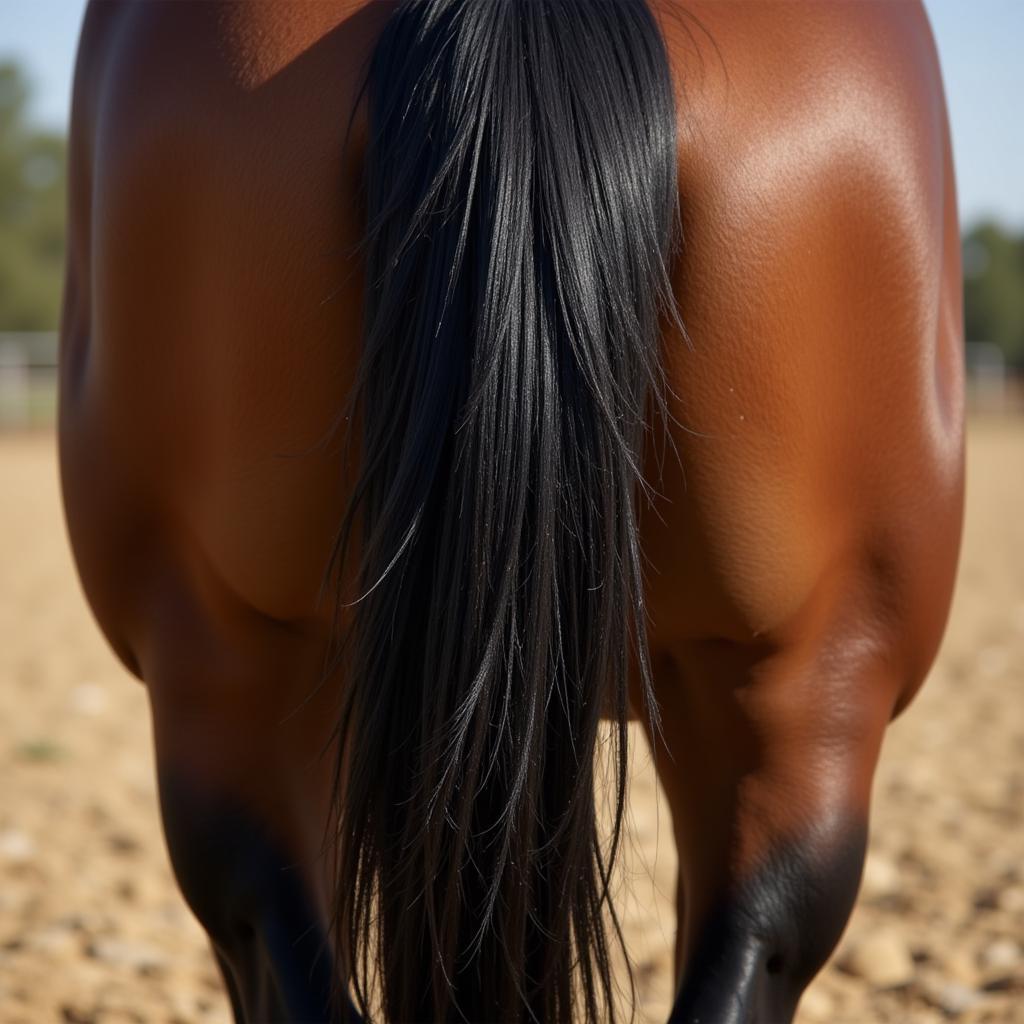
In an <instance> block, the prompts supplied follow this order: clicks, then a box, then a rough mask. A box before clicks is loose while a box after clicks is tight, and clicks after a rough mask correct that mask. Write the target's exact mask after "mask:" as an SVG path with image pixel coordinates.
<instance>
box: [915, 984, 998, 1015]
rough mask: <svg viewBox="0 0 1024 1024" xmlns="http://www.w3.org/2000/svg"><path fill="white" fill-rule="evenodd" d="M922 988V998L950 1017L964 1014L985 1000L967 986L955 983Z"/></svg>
mask: <svg viewBox="0 0 1024 1024" xmlns="http://www.w3.org/2000/svg"><path fill="white" fill-rule="evenodd" d="M923 988H924V996H925V998H926V999H927V1000H928V1001H929V1002H930V1003H931V1004H932V1006H934V1007H936V1008H937V1009H939V1010H942V1012H943V1013H946V1014H948V1015H949V1016H950V1017H957V1016H959V1015H960V1014H961V1013H966V1012H967V1011H968V1010H970V1009H972V1008H973V1007H975V1006H977V1005H978V1003H980V1002H982V1001H983V1000H984V998H985V997H984V996H983V995H982V994H981V993H980V992H976V991H975V990H974V989H973V988H971V987H970V986H968V985H961V984H960V983H959V982H957V981H949V982H945V983H944V984H935V985H926V986H923Z"/></svg>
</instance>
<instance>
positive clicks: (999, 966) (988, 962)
mask: <svg viewBox="0 0 1024 1024" xmlns="http://www.w3.org/2000/svg"><path fill="white" fill-rule="evenodd" d="M1020 959H1021V949H1020V946H1018V945H1017V943H1016V942H1014V941H1013V939H996V941H995V942H993V943H991V944H990V945H988V946H986V947H985V949H983V950H982V953H981V957H980V960H981V966H982V967H984V968H985V969H986V970H988V971H1005V970H1009V969H1010V968H1011V967H1016V966H1017V964H1018V963H1020Z"/></svg>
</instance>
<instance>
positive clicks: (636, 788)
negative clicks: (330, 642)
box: [0, 419, 1024, 1024]
mask: <svg viewBox="0 0 1024 1024" xmlns="http://www.w3.org/2000/svg"><path fill="white" fill-rule="evenodd" d="M969 458H970V468H969V497H968V512H967V526H966V537H965V547H964V554H963V560H962V564H961V573H960V582H959V587H958V593H957V598H956V601H955V604H954V609H953V614H952V619H951V623H950V628H949V632H948V634H947V637H946V642H945V644H944V647H943V651H942V654H941V656H940V659H939V661H938V664H937V666H936V668H935V670H934V671H933V673H932V677H931V679H930V681H929V682H928V683H927V684H926V686H925V688H924V691H923V692H922V694H921V696H920V697H919V698H918V699H917V701H916V702H915V703H914V705H913V706H912V707H911V708H910V710H909V711H908V712H907V713H906V714H905V715H904V716H903V718H901V719H900V720H899V721H898V722H897V723H896V724H895V725H894V726H893V727H892V729H891V730H890V734H889V737H888V739H887V742H886V746H885V750H884V754H883V759H882V764H881V767H880V769H879V772H878V776H877V780H876V787H875V802H874V816H873V821H872V837H871V849H870V854H869V858H868V862H867V867H866V870H865V877H864V882H863V885H862V889H861V896H860V900H859V903H858V906H857V910H856V912H855V913H854V916H853V919H852V921H851V923H850V925H849V927H848V929H847V931H846V934H845V936H844V938H843V941H842V942H841V944H840V946H839V949H838V950H837V952H836V954H835V956H834V957H833V959H832V961H831V962H830V964H829V965H828V967H827V968H826V969H825V970H824V971H823V972H822V974H821V975H820V976H819V978H818V979H817V980H816V981H815V982H814V984H813V985H812V987H811V988H810V990H809V991H808V993H807V995H806V996H805V998H804V1001H803V1003H802V1004H801V1009H800V1018H799V1019H800V1021H801V1022H803V1024H811V1022H817V1021H823V1022H824V1021H828V1022H836V1024H844V1022H845V1024H854V1022H857V1024H860V1022H876V1021H877V1022H883V1021H884V1022H888V1021H892V1022H896V1021H899V1022H917V1024H924V1022H933V1021H935V1022H938V1021H947V1020H958V1021H970V1022H981V1021H1001V1022H1006V1021H1024V829H1022V824H1024V822H1022V817H1024V689H1022V685H1021V684H1022V664H1024V420H1016V421H1013V420H992V419H989V420H981V421H975V422H973V423H972V424H971V437H970V450H969ZM151 758H152V750H151V743H150V734H149V721H148V715H147V708H146V700H145V694H144V692H143V689H142V687H141V686H139V685H138V684H136V683H134V682H133V681H132V680H131V679H130V678H129V677H127V676H126V675H125V673H124V672H123V671H122V670H121V669H120V668H119V667H118V665H117V664H116V662H115V661H114V659H113V656H112V655H111V654H110V653H109V652H108V650H107V648H106V646H105V645H104V642H103V641H102V639H101V638H100V636H99V634H98V632H97V630H96V628H95V626H94V624H93V621H92V619H91V617H90V614H89V612H88V610H87V609H86V607H85V604H84V602H83V599H82V597H81V594H80V591H79V588H78V584H77V581H76V579H75V576H74V572H73V569H72V566H71V562H70V557H69V553H68V549H67V543H66V540H65V533H64V527H63V521H62V518H61V512H60V506H59V500H58V488H57V476H56V463H55V458H54V452H53V439H52V437H50V436H49V435H33V436H21V437H12V436H0V1021H2V1022H3V1024H16V1022H31V1024H35V1022H43V1021H65V1022H72V1024H75V1022H77V1024H85V1022H90V1024H92V1022H95V1024H100V1022H102V1024H114V1022H118V1024H121V1022H125V1024H127V1022H146V1024H149V1022H153V1024H193V1022H195V1024H212V1022H215V1021H217V1022H227V1021H228V1020H229V1012H228V1008H227V1003H226V1000H225V998H224V996H223V994H222V991H221V986H220V982H219V979H218V976H217V974H216V971H215V969H214V967H213V964H212V961H211V958H210V956H209V953H208V951H207V947H206V944H205V941H204V938H203V934H202V932H201V931H200V929H199V927H198V925H197V924H196V923H195V921H194V920H193V919H192V917H191V916H190V914H189V912H188V911H187V909H186V908H185V906H184V904H183V902H182V900H181V898H180V896H179V895H178V892H177V889H176V888H175V885H174V881H173V879H172V876H171V872H170V868H169V866H168V862H167V857H166V854H165V852H164V847H163V841H162V838H161V834H160V829H159V822H158V817H157V807H156V793H155V787H154V782H153V774H152V765H151ZM639 760H640V761H642V760H643V758H642V757H641V758H640V759H639ZM631 804H632V817H633V821H634V827H635V839H636V846H637V847H638V849H639V855H638V856H637V857H636V858H634V859H633V861H632V862H631V863H630V865H629V867H628V877H629V879H630V887H631V890H632V897H631V898H630V899H628V900H626V909H625V916H626V935H627V939H628V941H629V944H630V948H631V951H632V955H633V956H634V958H635V959H636V961H637V970H636V976H637V979H638V982H639V990H640V996H641V1007H640V1009H641V1017H642V1019H643V1020H649V1021H657V1020H659V1019H660V1020H664V1019H665V1015H666V1012H667V1009H668V1006H669V1002H670V998H669V996H670V986H671V980H670V977H669V963H670V949H671V941H672V934H673V928H674V920H673V917H674V915H673V911H672V909H671V905H670V904H671V897H672V879H673V875H674V854H673V851H672V843H671V837H670V829H669V825H668V817H667V812H666V810H665V808H664V805H662V804H660V803H659V800H658V794H657V790H656V786H655V784H654V782H653V779H652V777H651V774H650V772H649V770H645V768H644V766H643V764H641V763H638V765H637V769H636V772H635V778H634V782H633V796H632V801H631ZM659 837H660V843H658V840H659ZM656 847H657V849H656ZM645 864H646V865H647V867H649V868H653V878H652V876H651V874H650V873H648V872H647V871H646V869H645V868H644V865H645Z"/></svg>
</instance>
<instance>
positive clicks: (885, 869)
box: [861, 853, 900, 899]
mask: <svg viewBox="0 0 1024 1024" xmlns="http://www.w3.org/2000/svg"><path fill="white" fill-rule="evenodd" d="M861 887H862V889H863V892H864V895H865V896H866V897H867V898H869V899H870V898H871V897H884V896H891V895H892V894H893V893H894V892H897V891H898V890H899V887H900V870H899V868H898V867H896V865H895V864H893V862H892V861H891V860H889V859H888V858H886V857H883V856H882V855H881V854H877V853H869V854H868V856H867V860H866V861H865V862H864V875H863V879H862V881H861Z"/></svg>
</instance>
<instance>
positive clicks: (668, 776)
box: [656, 670, 891, 1024]
mask: <svg viewBox="0 0 1024 1024" xmlns="http://www.w3.org/2000/svg"><path fill="white" fill-rule="evenodd" d="M670 671H671V670H670ZM657 685H658V698H659V703H660V706H661V713H662V724H663V729H664V736H665V745H667V747H668V752H667V753H666V751H665V750H664V748H662V749H661V751H660V752H659V753H658V755H657V761H656V763H657V766H658V770H659V775H660V777H661V780H662V783H663V785H664V788H665V791H666V795H667V797H668V800H669V804H670V807H671V810H672V817H673V829H674V833H675V838H676V845H677V847H678V851H679V887H680V896H679V901H678V902H679V909H680V919H679V932H678V937H677V949H676V954H677V970H678V978H679V982H680V983H679V986H678V988H677V998H676V1003H675V1006H674V1008H673V1011H672V1016H671V1020H672V1021H678V1022H696V1021H702V1022H704V1021H711V1022H714V1024H784V1022H786V1021H789V1020H791V1019H792V1017H793V1015H794V1013H795V1011H796V1005H797V1002H798V1001H799V999H800V996H801V994H802V993H803V990H804V988H805V987H806V985H807V984H808V983H809V982H810V980H811V979H812V978H813V976H814V975H815V974H816V973H817V971H818V970H819V969H820V968H821V966H822V965H823V964H824V962H825V960H826V959H827V958H828V956H829V954H830V953H831V952H832V950H833V948H834V947H835V944H836V943H837V942H838V940H839V937H840V935H841V934H842V931H843V929H844V927H845V925H846V922H847V919H848V917H849V915H850V912H851V910H852V908H853V904H854V901H855V899H856V895H857V889H858V886H859V883H860V874H861V869H862V865H863V859H864V852H865V844H866V839H867V819H868V803H869V800H870V787H871V779H872V775H873V771H874V767H875V763H876V760H877V757H878V751H879V747H880V744H881V737H882V734H883V732H884V729H885V725H886V723H887V722H888V720H889V717H890V712H891V701H890V699H889V697H888V690H887V688H886V687H883V686H879V687H877V688H875V689H872V687H871V686H870V684H869V683H867V682H866V681H864V680H858V681H857V682H855V683H851V684H849V685H847V683H845V682H828V681H824V680H823V681H821V682H820V684H819V685H818V686H817V687H816V688H815V687H811V688H808V687H807V686H805V685H804V682H803V681H800V680H796V679H793V680H788V681H787V680H785V679H782V678H776V679H771V678H770V676H769V675H763V676H760V677H758V676H757V675H756V674H753V675H748V674H747V673H745V672H741V673H736V674H733V675H732V677H731V678H730V676H729V675H725V676H719V677H718V679H717V681H716V684H715V685H713V686H709V685H707V684H706V683H697V682H696V681H695V680H693V679H688V678H686V676H685V675H684V674H682V673H679V674H677V675H675V677H674V678H673V679H671V680H668V679H666V678H665V673H664V671H663V673H662V677H661V678H660V679H659V680H658V681H657ZM815 697H816V699H813V698H815ZM669 755H671V759H670V757H669Z"/></svg>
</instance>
